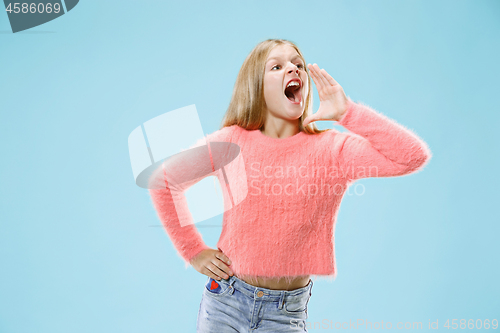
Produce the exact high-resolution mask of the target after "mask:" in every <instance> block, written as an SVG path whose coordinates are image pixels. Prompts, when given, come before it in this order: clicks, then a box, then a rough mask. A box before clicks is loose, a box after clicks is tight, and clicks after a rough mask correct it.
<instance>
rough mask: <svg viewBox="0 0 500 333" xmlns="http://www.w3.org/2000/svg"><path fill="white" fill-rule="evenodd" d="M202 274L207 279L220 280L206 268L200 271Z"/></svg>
mask: <svg viewBox="0 0 500 333" xmlns="http://www.w3.org/2000/svg"><path fill="white" fill-rule="evenodd" d="M202 273H203V274H205V275H206V276H208V277H211V278H212V279H214V280H220V279H221V277H220V276H217V275H215V274H214V273H213V272H212V271H211V270H209V269H208V268H207V267H206V266H205V267H204V268H203V269H202Z"/></svg>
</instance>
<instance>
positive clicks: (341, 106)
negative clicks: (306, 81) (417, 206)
mask: <svg viewBox="0 0 500 333" xmlns="http://www.w3.org/2000/svg"><path fill="white" fill-rule="evenodd" d="M307 68H309V73H310V75H311V78H312V79H313V80H314V84H315V85H316V89H317V90H318V95H319V101H320V104H319V108H318V111H317V112H316V113H314V114H312V115H310V116H308V117H307V118H306V119H304V122H303V125H304V126H307V124H309V123H311V122H313V121H317V120H334V121H338V120H340V119H341V118H342V116H343V115H344V113H345V112H346V111H347V103H348V99H347V97H346V95H345V93H344V89H343V88H342V87H341V86H340V84H338V82H337V81H335V80H334V78H333V77H331V76H330V74H328V73H327V72H326V71H325V70H324V69H321V70H320V68H319V66H318V65H317V64H314V65H311V64H309V65H307Z"/></svg>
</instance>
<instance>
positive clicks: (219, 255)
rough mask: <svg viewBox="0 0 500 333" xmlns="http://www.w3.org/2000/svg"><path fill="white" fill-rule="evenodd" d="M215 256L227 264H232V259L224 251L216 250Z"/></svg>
mask: <svg viewBox="0 0 500 333" xmlns="http://www.w3.org/2000/svg"><path fill="white" fill-rule="evenodd" d="M215 257H216V258H217V259H219V260H222V261H223V262H225V263H226V264H228V265H231V260H230V259H229V258H228V256H226V255H225V254H224V253H223V252H216V253H215Z"/></svg>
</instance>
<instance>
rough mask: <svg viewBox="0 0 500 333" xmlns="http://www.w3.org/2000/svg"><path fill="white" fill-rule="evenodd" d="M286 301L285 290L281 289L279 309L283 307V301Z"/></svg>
mask: <svg viewBox="0 0 500 333" xmlns="http://www.w3.org/2000/svg"><path fill="white" fill-rule="evenodd" d="M284 302H285V292H284V291H281V295H280V301H279V304H278V309H280V310H281V309H283V303H284Z"/></svg>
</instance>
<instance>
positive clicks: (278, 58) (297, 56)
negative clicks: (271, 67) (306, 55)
mask: <svg viewBox="0 0 500 333" xmlns="http://www.w3.org/2000/svg"><path fill="white" fill-rule="evenodd" d="M296 58H299V60H300V61H302V59H301V58H300V56H299V55H296V56H295V57H293V58H292V59H296ZM271 60H281V57H271V58H269V59H267V61H266V64H267V63H268V62H269V61H271Z"/></svg>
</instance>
